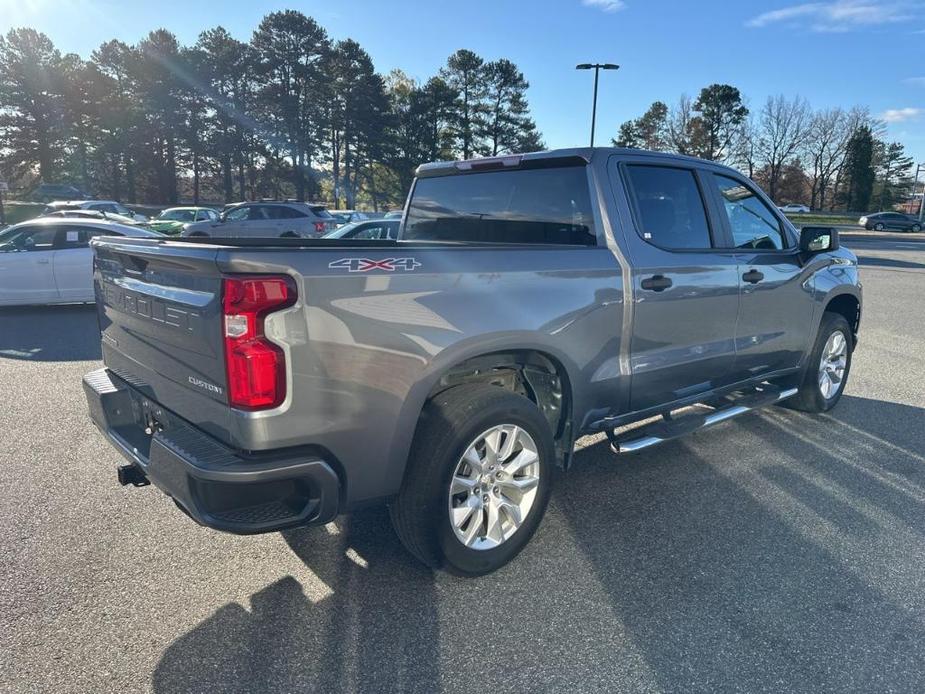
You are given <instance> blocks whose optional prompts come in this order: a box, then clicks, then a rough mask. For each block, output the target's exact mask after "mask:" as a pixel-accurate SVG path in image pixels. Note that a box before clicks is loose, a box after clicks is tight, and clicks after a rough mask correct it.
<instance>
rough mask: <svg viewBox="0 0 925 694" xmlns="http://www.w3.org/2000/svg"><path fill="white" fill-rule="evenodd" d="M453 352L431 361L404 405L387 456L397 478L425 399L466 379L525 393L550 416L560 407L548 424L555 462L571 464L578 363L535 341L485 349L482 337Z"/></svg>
mask: <svg viewBox="0 0 925 694" xmlns="http://www.w3.org/2000/svg"><path fill="white" fill-rule="evenodd" d="M480 347H481V348H480ZM453 352H454V354H453V355H452V356H446V357H444V358H443V359H440V360H439V362H440V363H439V364H437V363H434V364H433V366H432V368H431V369H430V370H429V371H428V374H427V376H426V378H423V379H421V380H420V381H419V382H418V383H417V384H415V386H414V387H413V388H412V390H411V392H410V393H409V394H408V397H407V398H406V400H405V402H404V404H403V406H402V411H401V414H400V416H399V426H398V429H397V431H396V436H395V439H393V445H392V448H391V453H390V456H389V467H390V469H391V470H392V471H393V473H394V477H393V479H398V480H401V479H402V478H403V477H404V471H405V466H406V463H407V458H408V454H409V452H410V450H411V444H412V441H413V440H414V436H415V434H416V432H417V427H418V424H419V422H420V420H421V413H422V412H423V410H424V407H425V406H426V404H427V402H428V401H429V400H430V399H431V398H432V397H434V396H435V395H436V394H438V393H440V392H442V391H444V390H446V389H447V388H452V387H453V386H454V385H460V384H463V383H479V382H483V383H491V384H493V385H498V386H499V387H504V388H505V389H507V390H511V391H512V392H516V393H520V394H523V395H525V396H526V397H528V398H530V399H531V400H533V402H535V403H536V404H537V406H538V407H539V408H540V410H541V412H543V414H544V415H546V417H547V421H550V413H551V412H556V414H557V421H556V424H555V425H553V424H552V423H551V424H550V426H551V428H552V433H553V438H554V440H555V444H556V454H557V455H556V458H557V463H558V464H559V465H560V466H562V467H568V465H569V463H570V461H571V454H572V448H573V446H574V440H575V428H574V416H575V414H574V413H575V411H576V393H575V383H576V374H577V372H578V367H577V366H576V365H574V364H572V363H571V361H570V360H569V359H568V357H567V356H566V355H564V354H562V353H561V352H559V351H558V350H557V349H555V348H551V347H550V346H548V345H542V344H535V343H532V342H531V341H524V342H519V341H518V342H516V343H509V344H507V345H502V344H498V345H496V346H495V348H494V349H486V348H485V342H484V340H480V341H479V343H478V344H474V345H472V346H471V347H470V348H469V349H465V348H464V349H458V350H453ZM441 356H443V355H441ZM550 405H553V406H552V407H550Z"/></svg>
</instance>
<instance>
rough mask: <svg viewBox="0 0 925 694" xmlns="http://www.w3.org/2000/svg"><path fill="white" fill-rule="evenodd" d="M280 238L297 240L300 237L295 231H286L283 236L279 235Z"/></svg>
mask: <svg viewBox="0 0 925 694" xmlns="http://www.w3.org/2000/svg"><path fill="white" fill-rule="evenodd" d="M279 237H280V238H281V239H297V238H299V235H298V234H297V233H295V232H294V231H284V232H283V233H282V234H280V235H279Z"/></svg>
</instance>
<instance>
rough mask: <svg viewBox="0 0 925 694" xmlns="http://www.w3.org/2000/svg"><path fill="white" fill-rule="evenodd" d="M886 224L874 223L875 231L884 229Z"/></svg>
mask: <svg viewBox="0 0 925 694" xmlns="http://www.w3.org/2000/svg"><path fill="white" fill-rule="evenodd" d="M883 229H884V226H883V225H882V224H874V231H883Z"/></svg>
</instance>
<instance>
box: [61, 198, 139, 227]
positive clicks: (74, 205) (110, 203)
mask: <svg viewBox="0 0 925 694" xmlns="http://www.w3.org/2000/svg"><path fill="white" fill-rule="evenodd" d="M59 210H94V211H96V212H106V213H108V214H121V215H122V216H123V217H128V218H130V219H134V220H135V222H136V223H139V222H147V221H148V218H147V217H146V216H145V215H143V214H139V213H138V212H133V211H132V210H130V209H129V208H127V207H126V206H125V205H123V204H122V203H121V202H116V201H115V200H57V201H55V202H50V203H48V205H47V206H46V207H45V214H49V213H51V212H58V211H59Z"/></svg>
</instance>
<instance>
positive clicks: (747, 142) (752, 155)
mask: <svg viewBox="0 0 925 694" xmlns="http://www.w3.org/2000/svg"><path fill="white" fill-rule="evenodd" d="M756 130H757V125H756V124H755V118H754V117H752V116H748V117H746V118H745V119H744V120H743V121H742V122H741V123H739V126H738V128H736V132H735V135H734V136H733V139H732V147H731V150H732V151H731V155H732V164H733V165H734V166H737V167H738V168H740V169H743V170H745V171H746V172H747V173H748V177H749V178H752V179H753V178H754V177H755V171H756V170H757V168H758V148H757V146H756V143H757V141H758V136H757V135H756Z"/></svg>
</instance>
